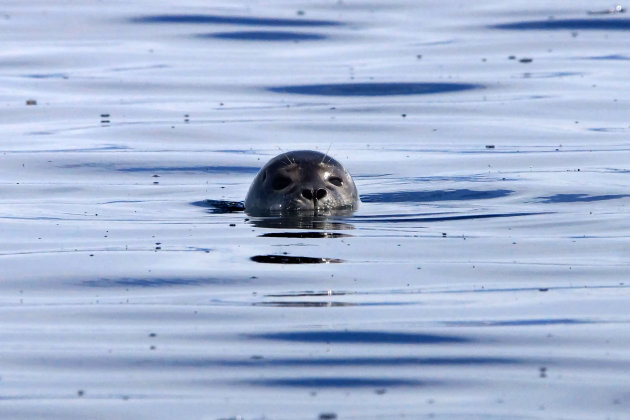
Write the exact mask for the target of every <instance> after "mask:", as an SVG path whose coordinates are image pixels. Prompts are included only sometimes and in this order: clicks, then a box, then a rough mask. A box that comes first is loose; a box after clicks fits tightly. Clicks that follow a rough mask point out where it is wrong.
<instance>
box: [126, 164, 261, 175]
mask: <svg viewBox="0 0 630 420" xmlns="http://www.w3.org/2000/svg"><path fill="white" fill-rule="evenodd" d="M116 170H117V171H119V172H203V173H213V174H215V173H216V174H225V173H234V172H236V173H239V174H256V173H258V171H259V170H260V168H256V167H253V166H152V167H141V168H138V167H135V168H117V169H116Z"/></svg>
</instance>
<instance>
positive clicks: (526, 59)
mask: <svg viewBox="0 0 630 420" xmlns="http://www.w3.org/2000/svg"><path fill="white" fill-rule="evenodd" d="M518 61H519V62H521V63H531V62H532V61H534V59H533V58H527V57H525V58H521V59H520V60H518Z"/></svg>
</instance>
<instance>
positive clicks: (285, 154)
mask: <svg viewBox="0 0 630 420" xmlns="http://www.w3.org/2000/svg"><path fill="white" fill-rule="evenodd" d="M276 147H277V148H278V150H280V151H281V152H282V154H283V155H284V157H285V158H287V160H288V161H289V163H288V164H289V165H292V164H294V163H295V162H292V161H291V158H290V157H289V155H287V153H286V152H285V151H284V150H282V148H281V147H280V146H276Z"/></svg>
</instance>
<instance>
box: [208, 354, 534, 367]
mask: <svg viewBox="0 0 630 420" xmlns="http://www.w3.org/2000/svg"><path fill="white" fill-rule="evenodd" d="M217 362H218V363H219V364H220V365H221V366H227V367H265V366H269V367H292V366H313V367H317V366H321V367H326V366H407V365H408V366H480V365H481V366H485V365H488V366H492V365H497V366H499V365H516V364H523V363H526V362H527V361H526V360H524V359H517V358H510V357H473V356H470V357H459V356H445V357H336V358H313V359H306V358H304V359H265V358H259V359H249V360H223V361H217Z"/></svg>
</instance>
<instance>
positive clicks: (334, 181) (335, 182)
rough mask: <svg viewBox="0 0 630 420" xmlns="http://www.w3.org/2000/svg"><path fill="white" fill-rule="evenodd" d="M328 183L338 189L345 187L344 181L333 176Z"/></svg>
mask: <svg viewBox="0 0 630 420" xmlns="http://www.w3.org/2000/svg"><path fill="white" fill-rule="evenodd" d="M328 182H330V183H331V184H333V185H335V186H337V187H341V186H342V185H343V180H342V179H341V178H339V177H338V176H331V177H330V178H328Z"/></svg>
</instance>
